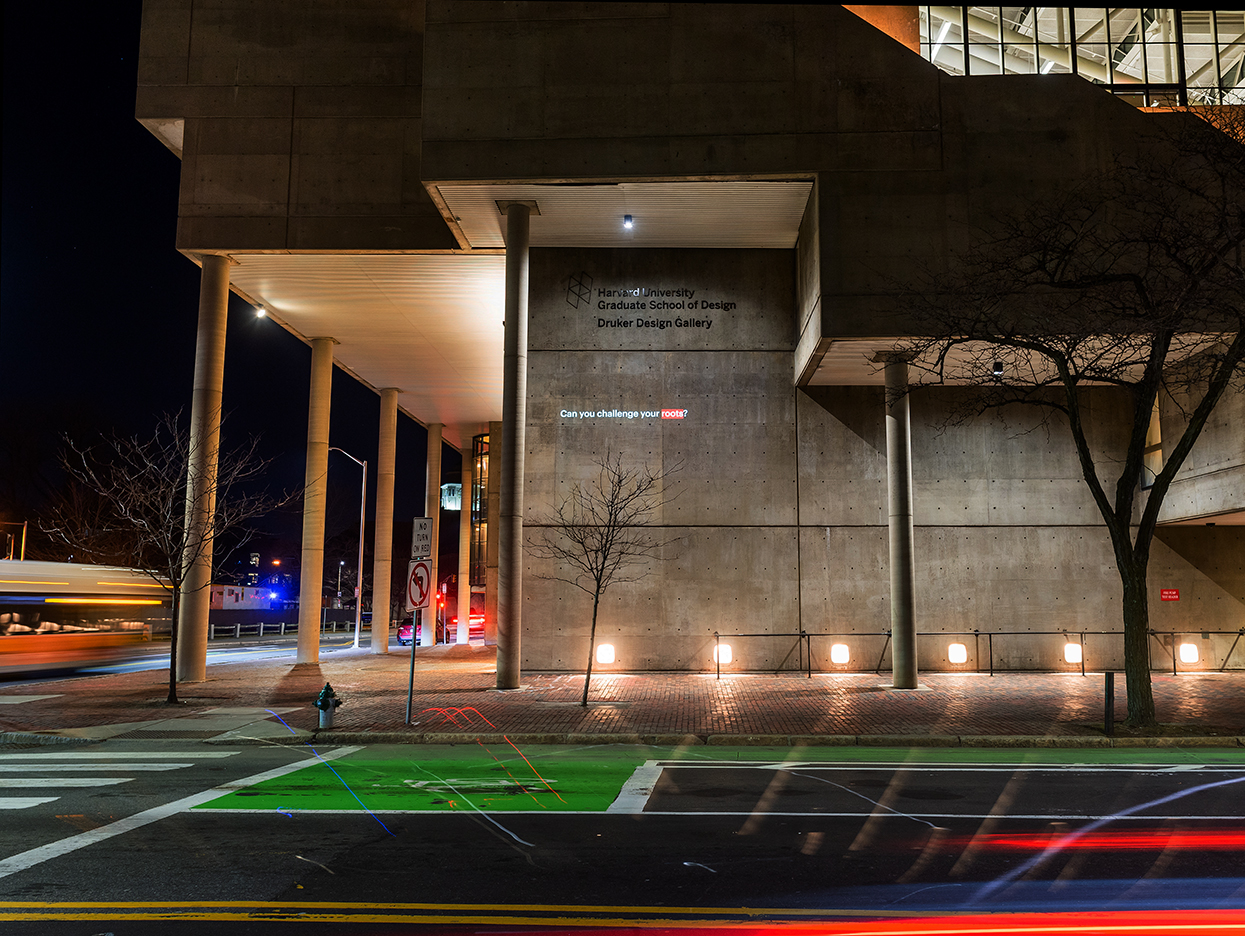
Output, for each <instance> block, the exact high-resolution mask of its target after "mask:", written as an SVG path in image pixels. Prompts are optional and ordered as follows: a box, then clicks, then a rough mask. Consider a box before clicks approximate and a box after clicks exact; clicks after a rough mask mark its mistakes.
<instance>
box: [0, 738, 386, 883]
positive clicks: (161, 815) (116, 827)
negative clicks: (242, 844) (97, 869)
mask: <svg viewBox="0 0 1245 936" xmlns="http://www.w3.org/2000/svg"><path fill="white" fill-rule="evenodd" d="M358 750H361V746H359V745H354V746H350V747H343V748H338V749H337V750H336V751H330V752H329V753H327V754H320V755H318V756H315V755H313V756H311V757H305V758H303V759H302V760H298V761H295V762H294V763H292V764H286V765H285V766H283V767H274V768H273V769H272V770H265V771H263V772H262V773H257V774H253V775H252V776H250V777H246V778H244V779H242V780H234V781H231V782H229V783H226V784H223V785H222V786H218V787H213V788H212V789H210V790H204V791H203V792H202V793H193V794H191V795H190V796H184V797H182V798H181V799H179V800H174V801H173V802H171V803H165V804H164V805H163V806H155V807H153V808H151V809H147V810H144V811H143V812H140V813H136V814H135V815H133V816H127V817H126V818H125V819H118V820H117V821H116V822H110V823H109V824H108V825H106V826H100V827H99V828H98V829H92V830H91V831H89V832H81V833H79V834H77V835H71V836H69V837H68V838H64V839H61V840H60V841H58V842H52V843H50V844H48V845H40V846H38V847H37V848H31V849H28V850H27V851H24V852H21V853H20V854H17V855H13V856H12V857H10V858H5V859H3V860H0V878H2V877H8V876H9V875H10V874H16V873H17V872H18V871H25V870H26V869H27V868H32V867H34V866H35V865H37V864H42V863H43V862H45V861H49V860H51V859H52V858H59V857H60V856H62V855H67V854H69V853H70V852H74V851H77V850H78V849H80V848H86V847H87V846H88V845H94V844H96V843H97V842H103V841H106V840H107V839H110V838H112V837H113V836H116V835H122V834H123V833H125V832H129V831H130V830H131V829H139V828H142V827H143V826H145V825H149V824H151V823H153V822H159V821H160V820H161V819H167V818H168V817H169V816H173V815H176V814H177V813H180V812H184V811H186V810H188V809H193V808H194V807H195V806H199V805H201V804H203V803H208V802H211V801H212V800H214V799H216V798H217V797H218V796H224V795H225V794H226V793H231V792H233V791H234V790H237V789H239V788H241V787H247V786H253V785H254V784H256V783H263V782H264V781H265V780H275V779H276V778H278V777H284V776H285V775H286V774H291V773H294V771H296V770H302V769H303V768H304V767H310V766H311V765H312V764H318V763H321V762H322V761H328V760H334V759H335V758H338V757H344V756H345V755H347V754H353V753H354V752H355V751H358Z"/></svg>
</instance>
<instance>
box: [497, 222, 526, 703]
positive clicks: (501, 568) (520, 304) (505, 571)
mask: <svg viewBox="0 0 1245 936" xmlns="http://www.w3.org/2000/svg"><path fill="white" fill-rule="evenodd" d="M530 222H531V209H530V208H528V206H527V205H520V204H515V203H511V204H510V206H509V207H508V209H507V211H506V337H505V352H504V356H503V358H502V404H501V422H502V432H501V458H500V459H499V460H498V463H497V468H498V469H499V470H500V474H501V477H500V479H499V483H500V491H499V492H498V498H499V500H500V502H501V503H500V509H499V513H500V520H501V523H500V529H499V530H498V531H497V533H498V537H497V688H498V689H518V688H519V678H520V663H521V660H522V657H521V656H520V653H521V644H522V635H523V627H522V604H523V452H524V447H525V441H524V426H525V423H526V420H527V292H528V286H527V282H528V235H529V225H530Z"/></svg>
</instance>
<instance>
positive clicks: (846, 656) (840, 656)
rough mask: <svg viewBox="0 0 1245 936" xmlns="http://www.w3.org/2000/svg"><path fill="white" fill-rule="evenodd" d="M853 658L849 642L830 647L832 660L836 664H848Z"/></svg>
mask: <svg viewBox="0 0 1245 936" xmlns="http://www.w3.org/2000/svg"><path fill="white" fill-rule="evenodd" d="M851 658H852V652H851V651H850V650H849V649H847V644H835V645H834V646H832V647H831V648H830V662H831V663H833V664H834V665H835V666H846V665H847V662H848V660H850V659H851Z"/></svg>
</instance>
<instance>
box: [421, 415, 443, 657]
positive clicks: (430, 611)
mask: <svg viewBox="0 0 1245 936" xmlns="http://www.w3.org/2000/svg"><path fill="white" fill-rule="evenodd" d="M441 429H442V426H441V423H429V424H428V474H427V476H426V479H425V483H424V490H425V492H426V494H425V496H424V512H425V514H426V515H427V516H428V517H429V518H431V520H432V588H433V596H432V603H431V604H430V605H429V606H428V607H427V608H425V609H424V610H423V611H422V612H420V613H421V614H422V615H423V617H422V618H421V621H422V623H423V627H422V628H421V629H420V635H419V645H420V646H421V647H431V646H432V645H433V644H434V643H436V640H437V601H438V599H439V598H440V594H441V593H440V591H439V590H438V588H437V582H438V579H437V575H438V572H437V562H438V559H439V557H438V555H437V554H438V552H439V551H440V548H441V545H440V544H441Z"/></svg>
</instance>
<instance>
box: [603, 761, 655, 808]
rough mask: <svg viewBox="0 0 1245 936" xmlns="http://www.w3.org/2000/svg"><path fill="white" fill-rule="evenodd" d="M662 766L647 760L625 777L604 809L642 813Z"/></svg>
mask: <svg viewBox="0 0 1245 936" xmlns="http://www.w3.org/2000/svg"><path fill="white" fill-rule="evenodd" d="M662 769H663V768H662V766H661V765H660V764H659V763H657V762H656V761H647V762H645V764H644V765H643V766H641V767H637V768H636V769H635V772H634V773H632V774H631V776H630V777H628V778H627V782H626V783H624V784H623V786H622V789H621V790H619V791H618V796H617V797H615V799H614V802H612V803H610V805H609V808H608V809H606V810H605V811H606V812H608V813H626V814H634V813H642V812H644V804H645V803H647V802H648V798H649V796H651V795H652V793H653V787H655V786H656V785H657V781H658V780H660V779H661V772H662Z"/></svg>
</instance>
